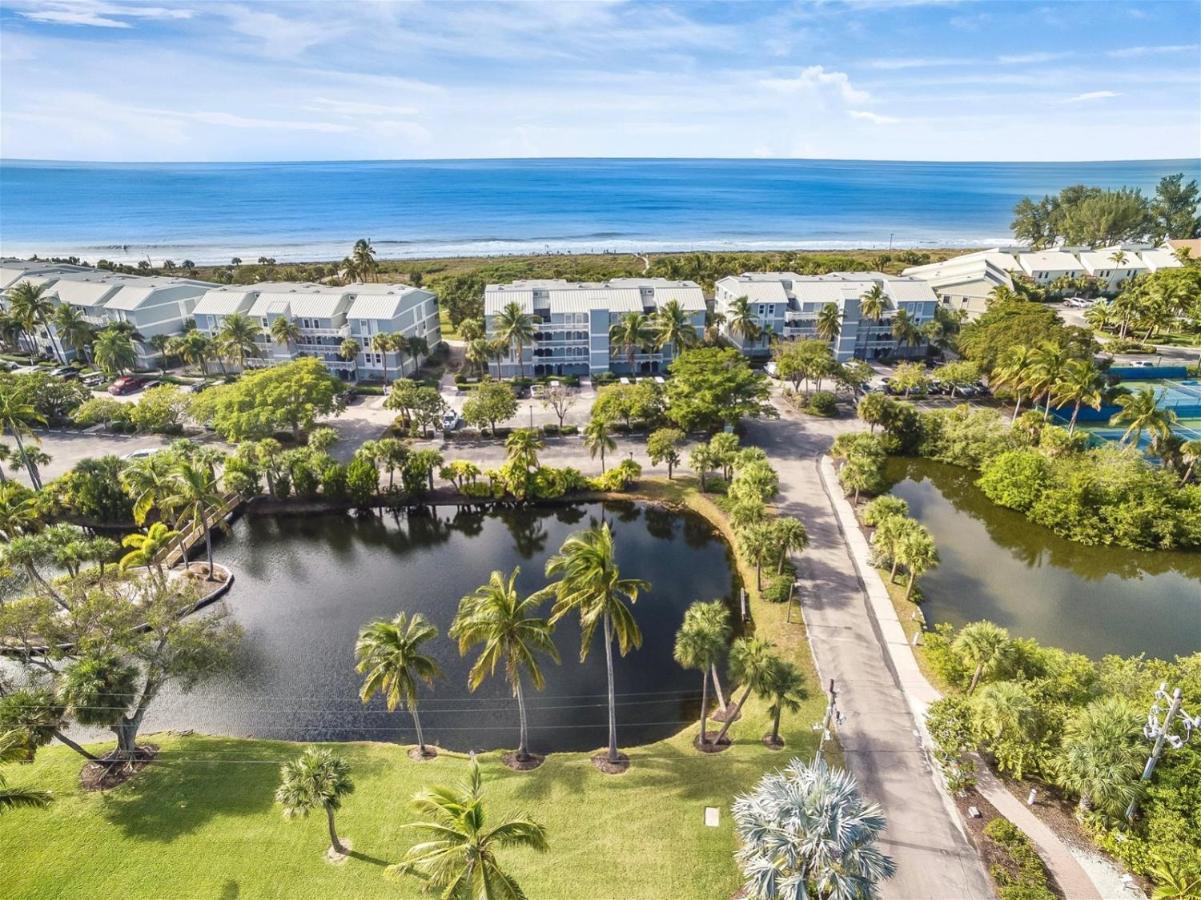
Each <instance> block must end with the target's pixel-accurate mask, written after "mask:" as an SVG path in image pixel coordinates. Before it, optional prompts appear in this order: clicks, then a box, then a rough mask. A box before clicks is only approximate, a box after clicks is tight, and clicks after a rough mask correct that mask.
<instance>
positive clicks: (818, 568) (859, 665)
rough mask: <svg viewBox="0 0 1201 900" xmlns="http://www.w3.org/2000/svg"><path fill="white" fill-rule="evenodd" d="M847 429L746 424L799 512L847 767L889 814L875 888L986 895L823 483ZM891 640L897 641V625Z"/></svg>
mask: <svg viewBox="0 0 1201 900" xmlns="http://www.w3.org/2000/svg"><path fill="white" fill-rule="evenodd" d="M853 427H855V423H851V422H838V421H834V422H829V421H819V420H815V419H806V420H805V422H804V424H802V422H801V421H800V420H799V419H798V418H796V417H794V416H793V415H792V414H790V413H784V418H782V419H781V420H780V421H777V422H751V423H750V424H749V426H748V432H749V438H750V441H751V442H752V443H755V444H757V445H759V446H760V447H763V449H764V450H766V451H767V452H768V454H769V455H770V456H771V458H772V464H773V466H775V468H776V469H777V471H778V472H779V473H780V493H781V500H780V503H779V505H780V508H781V511H782V512H784V513H785V514H787V515H794V516H797V517H798V518H800V519H801V520H802V521H803V522H804V523H805V527H806V528H807V529H808V531H809V539H810V544H809V548H808V549H807V550H806V551H805V553H804V554H803V555H802V556H801V557H800V558H799V559H798V566H799V572H800V576H801V581H802V608H803V611H804V616H805V625H806V627H807V629H808V632H809V639H810V641H811V643H812V645H813V653H814V657H815V659H816V661H817V667H818V671H819V673H820V675H821V678H822V681H823V684H826V683H828V682H829V680H830V679H833V680H834V683H835V687H836V689H837V691H838V704H839V708H840V709H841V711H842V712H843V714H844V716H845V717H846V721H845V722H844V724H843V725H842V726H841V727H840V728H839V740H840V742H841V744H842V747H843V751H844V755H845V757H846V761H847V765H848V767H849V768H850V770H851V771H852V772H853V773H854V775H855V777H856V778H857V779H858V781H859V785H860V787H861V788H862V789H863V791H864V793H865V794H866V795H867V796H868V797H869V798H871V799H872V800H874V801H876V802H877V803H879V804H880V805H881V807H883V809H884V810H885V813H886V815H887V817H888V828H887V829H886V830H885V832H884V835H883V837H882V840H881V845H882V848H883V849H884V850H885V852H887V853H888V854H889V855H890V856H892V858H893V859H894V860H895V861H896V863H897V874H896V876H895V877H894V878H892V879H890V880H889V881H887V882H885V883H884V884H883V885H882V886H881V894H882V895H883V896H884V897H886V898H904V900H916V898H935V900H941V898H948V900H949V898H962V900H969V898H989V897H992V896H993V891H992V887H991V885H990V883H989V881H988V877H987V876H986V874H985V873H984V870H983V868H982V867H981V865H980V862H979V859H978V857H977V855H976V852H975V850H974V849H973V848H972V846H971V844H970V843H969V842H968V839H967V836H966V835H965V834H964V832H963V830H962V826H961V824H960V821H959V814H958V812H957V811H956V809H955V808H954V806H953V805H952V804H951V802H950V798H948V797H947V796H946V795H945V794H944V793H943V791H942V790H940V789H939V787H938V785H937V784H936V781H935V777H936V776H935V773H934V769H933V766H932V763H931V761H930V760H929V758H928V757H927V754H926V752H925V750H924V749H923V746H922V740H921V733H920V731H919V730H918V725H917V723H916V721H915V718H914V714H913V712H912V711H911V708H910V707H909V706H908V705H907V698H906V695H905V693H904V691H903V690H902V684H904V683H906V682H908V681H909V678H908V674H906V676H905V677H904V680H902V677H901V675H900V674H899V673H898V672H897V670H896V669H895V668H894V667H893V666H892V664H891V660H890V655H889V654H888V653H886V652H885V647H886V646H887V645H888V643H891V642H895V641H896V639H897V637H896V633H895V632H894V630H893V629H892V628H887V629H886V626H887V623H885V625H881V624H879V623H878V622H877V620H876V619H875V618H874V617H873V616H872V614H871V612H869V609H868V605H867V600H866V599H865V590H864V582H863V581H861V579H860V577H859V574H858V572H857V571H856V569H855V565H854V563H853V562H852V559H851V557H850V556H849V555H848V550H847V543H846V540H845V539H844V536H843V534H842V531H841V528H840V525H839V522H838V518H837V516H836V515H835V511H834V508H833V505H832V502H833V500H832V498H831V496H828V495H827V493H826V491H825V490H824V488H823V486H822V481H821V475H820V472H819V468H818V458H819V457H820V455H821V454H822V453H824V452H825V450H826V448H827V447H828V446H829V443H830V440H831V437H832V435H833V434H834V433H836V432H837V431H838V430H843V429H848V428H853ZM881 587H882V586H881ZM885 600H886V601H887V597H885ZM889 609H891V604H889ZM894 619H895V617H894ZM895 624H896V629H895V630H896V631H899V629H900V625H899V623H895ZM899 640H900V642H901V644H902V645H904V644H905V638H904V634H903V633H902V634H901V635H900V638H899ZM905 646H906V647H907V645H905Z"/></svg>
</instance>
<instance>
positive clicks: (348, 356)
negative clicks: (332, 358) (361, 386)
mask: <svg viewBox="0 0 1201 900" xmlns="http://www.w3.org/2000/svg"><path fill="white" fill-rule="evenodd" d="M362 352H363V347H362V345H361V344H360V343H359V342H358V341H356V340H355V339H354V338H343V339H342V343H340V344H339V345H338V356H340V357H342V359H344V360H346V361H347V362H352V361H353V360H354V358H355V357H356V356H358V355H359V354H360V353H362Z"/></svg>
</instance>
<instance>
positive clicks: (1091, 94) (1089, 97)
mask: <svg viewBox="0 0 1201 900" xmlns="http://www.w3.org/2000/svg"><path fill="white" fill-rule="evenodd" d="M1120 96H1122V95H1121V94H1119V93H1117V92H1115V91H1088V92H1086V93H1083V94H1077V95H1076V96H1075V97H1067V98H1066V99H1064V100H1060V101H1059V102H1060V103H1091V102H1092V101H1094V100H1109V99H1111V98H1113V97H1120Z"/></svg>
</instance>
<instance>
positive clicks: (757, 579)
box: [755, 497, 859, 591]
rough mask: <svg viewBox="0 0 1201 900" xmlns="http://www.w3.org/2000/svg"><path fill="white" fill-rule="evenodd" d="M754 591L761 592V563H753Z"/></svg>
mask: <svg viewBox="0 0 1201 900" xmlns="http://www.w3.org/2000/svg"><path fill="white" fill-rule="evenodd" d="M855 499H856V500H858V499H859V498H858V497H856V498H855ZM755 590H757V591H761V590H763V563H761V562H756V563H755Z"/></svg>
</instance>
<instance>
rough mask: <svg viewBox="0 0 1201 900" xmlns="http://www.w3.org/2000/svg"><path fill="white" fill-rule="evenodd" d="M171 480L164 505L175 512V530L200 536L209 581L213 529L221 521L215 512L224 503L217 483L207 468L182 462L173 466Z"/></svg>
mask: <svg viewBox="0 0 1201 900" xmlns="http://www.w3.org/2000/svg"><path fill="white" fill-rule="evenodd" d="M172 476H173V477H172V479H171V481H170V482H169V485H168V487H167V490H168V494H167V496H166V498H165V499H164V501H163V502H164V505H165V506H166V507H167V508H168V509H170V510H172V511H174V512H175V522H176V527H178V528H179V529H180V531H183V532H184V533H185V534H186V533H187V532H189V531H202V532H203V533H204V553H205V558H206V559H207V560H208V578H209V580H210V581H211V580H212V579H213V526H214V525H216V524H220V525H221V526H222V527H224V524H225V523H224V520H223V519H220V518H219V517H218V516H217V511H218V510H219V509H220V508H221V505H222V504H223V503H224V502H225V498H224V496H223V495H222V493H221V489H220V488H219V487H218V486H217V479H216V477H215V476H214V474H213V471H212V469H211V468H209V467H208V466H206V465H204V464H202V463H197V462H193V461H191V460H187V459H183V460H179V461H178V462H176V463H175V467H174V471H173V473H172Z"/></svg>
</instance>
